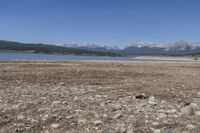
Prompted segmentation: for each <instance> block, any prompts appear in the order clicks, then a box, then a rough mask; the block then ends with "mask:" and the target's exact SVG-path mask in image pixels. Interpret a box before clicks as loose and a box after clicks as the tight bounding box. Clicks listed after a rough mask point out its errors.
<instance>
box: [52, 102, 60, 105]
mask: <svg viewBox="0 0 200 133" xmlns="http://www.w3.org/2000/svg"><path fill="white" fill-rule="evenodd" d="M60 103H61V101H53V102H52V105H53V106H54V105H57V104H60Z"/></svg>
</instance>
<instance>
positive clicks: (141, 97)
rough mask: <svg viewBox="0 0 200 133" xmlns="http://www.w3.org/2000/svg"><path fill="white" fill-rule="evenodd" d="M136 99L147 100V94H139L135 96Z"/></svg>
mask: <svg viewBox="0 0 200 133" xmlns="http://www.w3.org/2000/svg"><path fill="white" fill-rule="evenodd" d="M135 98H136V99H146V98H147V97H146V94H145V93H139V94H136V95H135Z"/></svg>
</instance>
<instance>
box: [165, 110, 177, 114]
mask: <svg viewBox="0 0 200 133" xmlns="http://www.w3.org/2000/svg"><path fill="white" fill-rule="evenodd" d="M165 113H166V114H174V113H177V111H176V110H175V109H172V110H167V111H166V112H165Z"/></svg>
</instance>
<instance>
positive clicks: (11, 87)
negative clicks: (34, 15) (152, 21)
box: [0, 61, 200, 133]
mask: <svg viewBox="0 0 200 133" xmlns="http://www.w3.org/2000/svg"><path fill="white" fill-rule="evenodd" d="M15 132H16V133H198V132H200V63H158V62H154V63H153V62H152V63H150V62H149V63H147V62H132V63H131V62H92V61H90V62H89V61H88V62H86V61H85V62H84V61H57V62H53V61H47V62H41V61H40V62H39V61H38V62H33V61H1V62H0V133H15Z"/></svg>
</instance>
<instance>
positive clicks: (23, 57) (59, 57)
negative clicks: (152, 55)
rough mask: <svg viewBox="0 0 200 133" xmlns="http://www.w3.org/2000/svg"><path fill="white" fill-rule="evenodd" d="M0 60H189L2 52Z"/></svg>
mask: <svg viewBox="0 0 200 133" xmlns="http://www.w3.org/2000/svg"><path fill="white" fill-rule="evenodd" d="M0 60H97V61H150V62H152V61H159V62H160V61H169V62H191V61H182V60H167V59H166V60H163V59H162V60H158V59H135V58H128V57H127V58H125V57H94V56H71V55H66V56H64V55H44V54H7V53H6V54H4V53H0Z"/></svg>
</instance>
